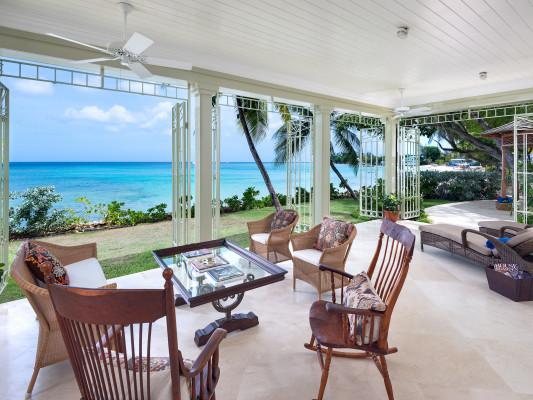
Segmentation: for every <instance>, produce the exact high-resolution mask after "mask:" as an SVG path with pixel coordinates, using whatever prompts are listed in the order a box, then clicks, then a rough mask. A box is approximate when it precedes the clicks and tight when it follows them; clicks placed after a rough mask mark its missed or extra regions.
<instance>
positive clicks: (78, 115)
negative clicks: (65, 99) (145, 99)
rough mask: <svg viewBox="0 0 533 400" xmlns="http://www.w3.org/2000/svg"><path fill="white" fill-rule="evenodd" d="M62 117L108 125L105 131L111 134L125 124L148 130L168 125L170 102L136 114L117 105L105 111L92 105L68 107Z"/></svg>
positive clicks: (170, 116)
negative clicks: (136, 125)
mask: <svg viewBox="0 0 533 400" xmlns="http://www.w3.org/2000/svg"><path fill="white" fill-rule="evenodd" d="M64 115H65V117H67V118H72V119H84V120H89V121H96V122H106V123H110V125H109V126H107V127H106V129H107V130H109V131H111V132H117V131H119V130H120V129H121V128H123V125H125V124H138V126H139V127H140V128H143V129H150V128H153V127H157V126H158V125H159V124H164V125H166V126H169V125H170V123H171V118H172V102H170V101H162V102H159V103H157V104H156V105H155V106H153V107H147V108H145V109H143V110H141V111H136V112H135V111H131V110H128V109H127V108H126V107H124V106H122V105H118V104H115V105H114V106H112V107H110V108H109V109H107V110H105V109H102V108H101V107H99V106H94V105H91V106H84V107H81V108H74V107H69V108H67V109H66V110H65V113H64Z"/></svg>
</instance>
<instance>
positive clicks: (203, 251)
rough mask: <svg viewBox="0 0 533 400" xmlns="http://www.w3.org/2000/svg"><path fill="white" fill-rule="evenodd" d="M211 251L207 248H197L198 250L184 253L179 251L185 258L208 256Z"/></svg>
mask: <svg viewBox="0 0 533 400" xmlns="http://www.w3.org/2000/svg"><path fill="white" fill-rule="evenodd" d="M212 254H213V252H212V251H211V250H209V249H199V250H191V251H187V252H185V253H181V255H182V256H183V257H185V258H196V257H203V256H209V255H212Z"/></svg>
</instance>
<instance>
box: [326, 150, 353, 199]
mask: <svg viewBox="0 0 533 400" xmlns="http://www.w3.org/2000/svg"><path fill="white" fill-rule="evenodd" d="M329 165H330V166H331V169H332V170H333V172H335V175H337V177H338V178H339V179H340V181H341V186H343V187H344V188H346V190H347V191H348V193H350V196H351V197H352V199H354V200H355V201H357V195H356V194H355V192H354V191H353V189H352V188H351V187H350V185H349V184H348V181H347V180H346V179H344V176H342V174H341V172H340V171H339V170H338V169H337V167H336V166H335V163H334V162H333V161H332V160H329Z"/></svg>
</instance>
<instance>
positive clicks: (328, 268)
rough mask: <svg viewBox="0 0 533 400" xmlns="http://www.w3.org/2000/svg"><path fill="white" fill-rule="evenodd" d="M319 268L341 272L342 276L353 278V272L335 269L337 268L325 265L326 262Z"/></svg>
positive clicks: (335, 272) (336, 272)
mask: <svg viewBox="0 0 533 400" xmlns="http://www.w3.org/2000/svg"><path fill="white" fill-rule="evenodd" d="M318 269H319V270H320V271H328V272H333V273H334V274H339V275H341V276H344V277H345V278H348V279H353V275H352V274H349V273H348V272H344V271H340V270H338V269H335V268H330V267H328V266H327V265H324V264H320V266H319V267H318Z"/></svg>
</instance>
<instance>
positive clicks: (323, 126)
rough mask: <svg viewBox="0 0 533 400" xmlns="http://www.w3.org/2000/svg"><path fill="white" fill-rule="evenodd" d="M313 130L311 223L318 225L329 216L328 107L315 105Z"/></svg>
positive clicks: (329, 110)
mask: <svg viewBox="0 0 533 400" xmlns="http://www.w3.org/2000/svg"><path fill="white" fill-rule="evenodd" d="M314 110H315V112H314V129H313V163H314V165H313V171H314V172H313V194H314V197H313V223H314V224H315V225H316V224H319V223H320V222H321V221H322V218H323V217H324V216H327V215H329V211H330V210H329V206H330V204H329V203H330V200H329V196H330V193H329V192H330V185H329V184H330V166H329V164H330V138H331V132H330V130H331V127H330V121H331V112H332V111H333V107H331V106H329V105H315V108H314Z"/></svg>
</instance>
